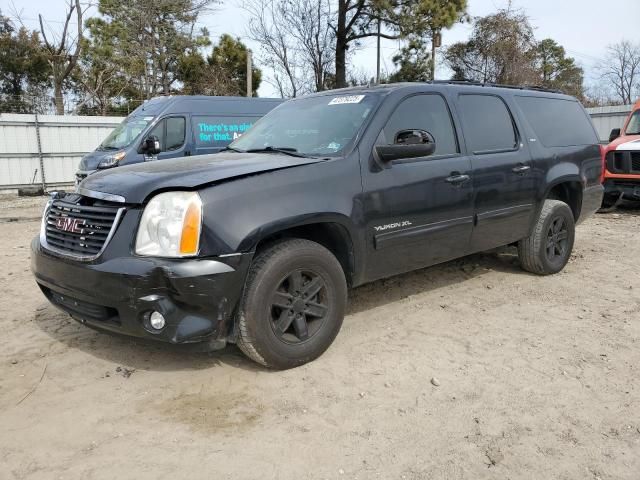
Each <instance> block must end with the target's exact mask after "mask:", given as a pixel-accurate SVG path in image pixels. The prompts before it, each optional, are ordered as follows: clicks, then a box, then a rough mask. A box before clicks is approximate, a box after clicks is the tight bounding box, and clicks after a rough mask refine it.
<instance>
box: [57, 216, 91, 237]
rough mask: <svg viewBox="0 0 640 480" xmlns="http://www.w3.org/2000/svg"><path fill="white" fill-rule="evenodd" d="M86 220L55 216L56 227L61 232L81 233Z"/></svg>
mask: <svg viewBox="0 0 640 480" xmlns="http://www.w3.org/2000/svg"><path fill="white" fill-rule="evenodd" d="M85 223H86V220H84V219H80V218H71V217H58V218H56V228H57V229H58V230H62V231H63V232H71V233H79V234H83V233H84V229H83V228H82V227H84V225H85Z"/></svg>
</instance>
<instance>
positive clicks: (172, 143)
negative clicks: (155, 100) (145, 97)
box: [165, 117, 186, 151]
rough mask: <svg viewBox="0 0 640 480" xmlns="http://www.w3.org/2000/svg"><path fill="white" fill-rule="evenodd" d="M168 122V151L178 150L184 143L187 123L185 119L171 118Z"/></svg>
mask: <svg viewBox="0 0 640 480" xmlns="http://www.w3.org/2000/svg"><path fill="white" fill-rule="evenodd" d="M165 121H166V122H167V140H166V144H167V151H170V150H177V149H179V148H180V147H181V146H182V144H183V143H184V134H185V127H186V122H185V120H184V117H169V118H167V119H166V120H165Z"/></svg>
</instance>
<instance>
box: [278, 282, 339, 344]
mask: <svg viewBox="0 0 640 480" xmlns="http://www.w3.org/2000/svg"><path fill="white" fill-rule="evenodd" d="M326 288H327V286H326V284H325V281H324V280H323V278H322V277H321V276H320V275H319V274H318V273H315V272H313V271H301V270H295V271H293V272H291V273H290V274H289V275H287V276H286V277H285V278H284V279H283V280H282V281H281V282H280V284H279V285H278V287H277V288H276V290H275V292H274V293H273V296H272V300H271V312H270V319H271V327H272V328H273V331H274V333H275V334H276V336H277V337H278V338H279V339H280V340H282V341H283V342H285V343H289V344H292V343H293V344H295V343H300V342H305V341H307V340H309V339H310V338H312V337H313V336H314V335H315V334H316V333H317V332H318V331H319V330H320V328H322V325H323V323H324V321H325V317H326V314H327V311H328V309H329V306H328V304H327V296H326Z"/></svg>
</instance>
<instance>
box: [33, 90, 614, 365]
mask: <svg viewBox="0 0 640 480" xmlns="http://www.w3.org/2000/svg"><path fill="white" fill-rule="evenodd" d="M227 150H228V151H226V152H223V153H220V154H216V155H204V156H199V157H190V158H184V159H180V160H177V161H172V162H152V163H148V164H138V165H131V166H124V167H121V168H117V169H114V170H112V171H105V172H102V173H97V174H95V175H91V176H90V177H89V178H87V179H86V180H84V181H83V182H82V183H81V184H80V185H79V187H78V188H77V190H76V192H75V193H72V194H63V193H60V194H54V195H53V196H52V199H51V201H50V202H49V204H48V205H47V207H46V210H45V213H44V218H43V222H42V230H41V233H40V236H39V237H38V238H36V239H34V241H33V243H32V250H33V253H32V270H33V273H34V275H35V277H36V280H37V282H38V284H39V285H40V287H41V289H42V291H43V292H44V294H45V295H46V296H47V298H48V299H49V300H50V301H51V302H52V303H53V304H54V305H56V306H57V307H60V308H61V309H63V310H64V311H66V312H68V313H70V314H71V315H72V316H73V317H74V318H75V319H77V320H79V321H80V322H82V323H84V324H86V325H87V326H90V327H94V328H98V329H104V330H110V331H115V332H122V333H126V334H129V335H135V336H140V337H149V338H155V339H158V340H163V341H167V342H172V343H187V342H206V344H207V345H206V346H207V347H211V348H215V347H220V346H222V345H224V344H226V343H227V342H234V343H237V344H238V345H239V346H240V348H241V349H242V351H243V352H244V353H246V354H247V355H248V356H249V357H250V358H252V359H253V360H255V361H257V362H259V363H261V364H263V365H267V366H270V367H274V368H289V367H294V366H296V365H301V364H303V363H305V362H309V361H311V360H313V359H315V358H316V357H318V356H319V355H321V354H322V353H323V352H324V351H325V350H326V349H327V348H328V347H329V345H330V344H331V342H332V341H333V339H334V338H335V336H336V335H337V334H338V331H339V330H340V326H341V324H342V319H343V316H344V311H345V306H346V303H347V288H348V287H349V286H356V285H360V284H363V283H365V282H370V281H372V280H376V279H379V278H383V277H388V276H391V275H396V274H399V273H403V272H407V271H409V270H414V269H418V268H422V267H425V266H428V265H433V264H436V263H439V262H445V261H447V260H451V259H453V258H456V257H461V256H464V255H468V254H470V253H473V252H478V251H482V250H487V249H491V248H494V247H499V246H501V245H508V244H513V245H517V247H518V253H519V256H520V261H521V264H522V267H523V268H524V269H525V270H527V271H530V272H534V273H537V274H542V275H544V274H551V273H555V272H558V271H559V270H561V269H562V268H563V267H564V266H565V264H566V263H567V261H568V259H569V256H570V254H571V250H572V247H573V242H574V227H575V224H576V223H577V222H580V221H582V220H584V219H585V218H586V217H588V216H589V215H591V214H592V213H593V212H595V211H596V210H597V209H598V208H599V207H600V204H601V201H602V192H603V189H602V186H601V175H602V169H603V166H602V159H601V155H600V148H599V146H598V139H597V136H596V133H595V131H594V128H593V126H592V124H591V122H590V120H589V117H588V116H587V114H586V113H585V111H584V109H583V108H582V106H581V105H580V103H579V102H578V101H577V100H575V99H574V98H572V97H569V96H566V95H562V94H558V93H554V92H548V91H540V90H536V89H527V88H514V87H498V86H490V85H483V84H477V85H474V84H453V83H442V84H440V83H430V84H392V85H385V86H378V87H372V88H364V87H363V88H353V89H345V90H336V91H329V92H323V93H319V94H315V95H311V96H308V97H304V98H298V99H294V100H291V101H288V102H286V103H284V104H282V105H280V106H279V107H277V108H276V109H274V110H272V111H271V112H270V113H269V114H267V115H266V116H265V117H263V118H262V119H261V120H259V121H258V122H257V123H256V124H255V125H254V126H253V127H252V128H251V129H250V130H249V131H248V132H247V133H246V134H244V135H243V136H242V137H240V138H239V139H237V140H236V141H235V142H234V143H232V144H231V145H230V146H229V147H228V148H227Z"/></svg>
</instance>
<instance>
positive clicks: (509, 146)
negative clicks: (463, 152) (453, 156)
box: [458, 94, 517, 154]
mask: <svg viewBox="0 0 640 480" xmlns="http://www.w3.org/2000/svg"><path fill="white" fill-rule="evenodd" d="M458 99H459V100H458V103H459V105H460V110H461V112H460V113H461V117H462V127H463V130H464V138H465V140H466V142H467V148H468V149H469V150H470V151H471V152H473V153H474V154H479V153H480V154H481V153H485V152H491V151H500V150H513V149H514V148H515V147H516V145H517V135H516V131H515V129H514V126H513V120H512V118H511V114H510V113H509V110H508V109H507V106H506V105H505V103H504V101H503V100H502V99H501V98H500V97H496V96H494V95H469V94H462V95H460V96H459V97H458Z"/></svg>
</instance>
